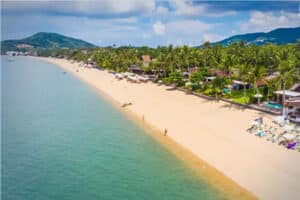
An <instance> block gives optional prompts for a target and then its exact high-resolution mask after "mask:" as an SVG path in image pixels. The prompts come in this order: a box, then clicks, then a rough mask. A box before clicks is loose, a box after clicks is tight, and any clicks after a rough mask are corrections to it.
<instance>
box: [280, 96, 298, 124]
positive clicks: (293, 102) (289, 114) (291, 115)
mask: <svg viewBox="0 0 300 200" xmlns="http://www.w3.org/2000/svg"><path fill="white" fill-rule="evenodd" d="M284 107H285V110H286V112H285V114H286V118H287V119H288V120H290V121H293V122H296V123H300V97H296V98H291V99H289V100H287V101H285V103H284Z"/></svg>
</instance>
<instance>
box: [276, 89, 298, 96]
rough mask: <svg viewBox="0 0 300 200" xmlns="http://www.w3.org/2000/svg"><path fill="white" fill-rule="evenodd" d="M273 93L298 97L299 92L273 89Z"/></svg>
mask: <svg viewBox="0 0 300 200" xmlns="http://www.w3.org/2000/svg"><path fill="white" fill-rule="evenodd" d="M275 94H280V95H283V94H284V95H286V96H290V97H300V92H295V91H290V90H279V91H275Z"/></svg>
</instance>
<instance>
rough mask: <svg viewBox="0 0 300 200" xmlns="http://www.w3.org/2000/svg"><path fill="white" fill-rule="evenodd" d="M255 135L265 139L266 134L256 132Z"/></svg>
mask: <svg viewBox="0 0 300 200" xmlns="http://www.w3.org/2000/svg"><path fill="white" fill-rule="evenodd" d="M256 135H257V136H258V137H265V136H266V135H267V134H266V132H265V131H258V132H257V133H256Z"/></svg>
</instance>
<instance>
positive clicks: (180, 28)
mask: <svg viewBox="0 0 300 200" xmlns="http://www.w3.org/2000/svg"><path fill="white" fill-rule="evenodd" d="M166 26H167V30H168V31H169V32H177V33H184V34H186V35H190V34H195V33H202V32H203V31H206V30H210V29H211V28H212V27H213V26H214V25H212V24H207V23H204V22H202V21H200V20H178V21H173V22H169V23H167V24H166Z"/></svg>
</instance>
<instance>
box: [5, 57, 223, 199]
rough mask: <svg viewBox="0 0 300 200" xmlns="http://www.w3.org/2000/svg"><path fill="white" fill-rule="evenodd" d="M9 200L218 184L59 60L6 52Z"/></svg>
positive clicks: (139, 193)
mask: <svg viewBox="0 0 300 200" xmlns="http://www.w3.org/2000/svg"><path fill="white" fill-rule="evenodd" d="M1 125H2V126H1V136H2V137H1V171H2V174H1V189H2V190H1V192H2V194H1V197H2V199H3V200H50V199H51V200H94V199H95V200H99V199H100V200H102V199H103V200H123V199H128V200H165V199H169V200H177V199H178V200H179V199H180V200H193V199H201V200H216V199H225V196H224V194H222V193H221V192H220V191H219V190H218V189H217V188H216V187H214V186H213V185H211V184H209V183H208V182H207V180H206V179H205V178H203V177H201V174H200V175H199V174H198V173H195V171H193V170H192V169H191V168H190V167H189V165H188V164H187V163H185V162H184V160H182V159H179V158H178V157H177V156H175V155H174V153H172V152H170V151H169V150H168V149H167V148H165V147H164V146H163V145H162V144H161V143H160V142H158V141H157V140H155V139H154V138H153V137H152V136H151V134H147V133H146V132H145V130H144V129H143V128H141V127H140V126H138V125H137V124H136V123H134V122H133V121H132V120H130V119H129V118H128V117H127V116H126V115H125V114H124V113H122V112H120V110H119V109H118V108H116V107H115V106H114V105H112V104H111V103H110V102H109V101H108V100H106V99H105V98H104V97H102V96H101V95H99V93H98V92H97V91H95V90H94V89H93V88H91V87H90V86H88V85H87V84H85V83H83V82H82V81H80V80H79V79H77V78H75V77H74V76H72V75H71V74H69V73H65V72H64V71H63V70H62V69H61V68H59V67H58V66H55V65H53V64H50V63H47V62H45V61H41V60H39V59H36V58H33V57H26V56H24V57H22V56H16V57H7V56H1Z"/></svg>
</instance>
